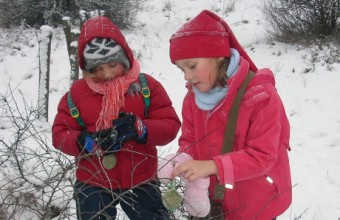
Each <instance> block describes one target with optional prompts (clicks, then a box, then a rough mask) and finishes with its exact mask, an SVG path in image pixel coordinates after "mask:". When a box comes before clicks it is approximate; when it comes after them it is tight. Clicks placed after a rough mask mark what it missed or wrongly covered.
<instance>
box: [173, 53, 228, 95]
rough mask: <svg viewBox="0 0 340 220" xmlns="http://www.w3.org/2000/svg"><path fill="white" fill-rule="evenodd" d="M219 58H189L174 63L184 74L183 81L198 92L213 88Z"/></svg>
mask: <svg viewBox="0 0 340 220" xmlns="http://www.w3.org/2000/svg"><path fill="white" fill-rule="evenodd" d="M220 59H223V58H222V57H221V58H191V59H183V60H178V61H176V62H175V64H176V65H177V67H178V68H180V69H181V70H182V71H183V72H184V79H185V80H186V81H188V82H189V83H190V84H191V85H192V86H194V87H195V88H196V89H198V90H199V91H200V92H208V91H209V90H210V89H212V88H214V87H215V85H216V80H217V73H218V71H217V63H218V61H219V60H220Z"/></svg>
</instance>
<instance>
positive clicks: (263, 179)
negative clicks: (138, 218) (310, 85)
mask: <svg viewBox="0 0 340 220" xmlns="http://www.w3.org/2000/svg"><path fill="white" fill-rule="evenodd" d="M170 58H171V61H172V62H173V63H174V64H175V65H177V67H178V68H179V69H181V70H182V71H183V74H184V78H185V80H186V81H187V82H188V83H187V87H188V93H187V95H186V97H185V98H184V101H183V109H182V115H183V122H182V128H181V129H182V135H181V136H180V139H179V145H180V149H179V152H178V155H177V156H178V157H183V155H185V154H189V155H190V156H191V157H192V158H193V160H186V161H185V162H182V163H181V164H176V167H175V168H174V170H173V172H172V178H174V177H175V176H181V177H182V178H185V179H187V181H189V182H195V181H197V180H199V179H200V178H205V177H209V178H210V186H209V197H210V199H211V201H212V204H218V205H217V206H220V207H221V209H222V213H219V215H220V216H214V217H215V218H214V219H221V218H220V217H221V215H222V218H223V219H224V218H225V219H228V220H250V219H263V220H269V219H274V218H276V217H277V216H279V215H280V214H282V213H283V212H284V211H285V210H286V209H287V208H288V207H289V205H290V203H291V199H292V189H291V179H290V167H289V160H288V153H287V152H288V149H289V133H290V127H289V122H288V119H287V116H286V113H285V109H284V106H283V104H282V101H281V99H280V97H279V95H278V93H277V91H276V89H275V80H274V76H273V73H272V72H271V71H270V70H269V69H261V70H258V69H257V68H256V66H255V64H254V63H253V61H252V60H251V59H250V57H249V56H248V55H247V53H246V52H245V50H244V49H243V48H242V46H241V45H240V44H239V43H238V41H237V39H236V38H235V36H234V34H233V32H232V31H231V29H230V28H229V26H228V25H227V23H226V22H225V21H223V19H222V18H220V17H218V16H217V15H216V14H214V13H212V12H210V11H207V10H204V11H202V12H201V13H200V14H198V15H197V16H196V17H195V18H193V19H192V20H190V21H188V22H187V23H186V24H184V25H183V26H182V27H181V28H180V29H179V30H178V31H177V32H176V33H175V34H174V35H172V37H171V39H170ZM249 72H253V73H255V74H254V75H255V76H254V77H253V78H252V79H251V81H250V83H249V84H248V86H247V87H245V88H246V90H245V94H244V95H243V98H241V99H240V100H241V104H240V107H239V109H238V117H237V116H236V117H235V118H231V119H235V120H237V123H236V129H235V135H234V136H233V137H234V141H232V149H231V150H230V151H222V146H223V141H224V138H225V131H226V128H228V126H231V122H230V121H231V120H228V119H229V118H228V116H229V114H232V113H231V106H232V105H233V102H234V100H235V96H236V93H237V91H238V90H239V89H240V88H241V85H242V83H243V81H245V79H248V78H247V76H248V73H249ZM252 75H253V74H251V73H249V76H252ZM228 134H230V133H228ZM228 134H226V136H227V135H228ZM174 160H176V159H174ZM177 161H182V160H180V159H177ZM168 164H169V165H170V166H173V165H171V163H168ZM170 168H171V167H170ZM202 192H204V191H202ZM205 204H207V203H205ZM188 205H190V204H187V206H188ZM193 207H195V206H194V204H193ZM204 210H209V209H206V207H204ZM215 210H218V207H212V209H211V211H215ZM194 211H195V213H197V216H199V214H200V211H202V212H203V209H202V210H194ZM194 211H193V210H191V212H192V213H193V212H194ZM207 214H208V213H205V215H207ZM213 214H214V213H210V216H209V217H212V216H211V215H213ZM217 217H219V218H217ZM209 219H210V218H209Z"/></svg>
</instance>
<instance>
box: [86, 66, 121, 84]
mask: <svg viewBox="0 0 340 220" xmlns="http://www.w3.org/2000/svg"><path fill="white" fill-rule="evenodd" d="M124 71H125V68H124V65H123V64H122V63H117V62H111V63H105V64H101V65H100V66H97V67H95V68H94V69H93V70H92V71H91V73H92V75H94V77H95V78H96V79H97V81H98V82H106V81H110V80H112V79H114V78H115V77H117V76H122V75H123V74H124Z"/></svg>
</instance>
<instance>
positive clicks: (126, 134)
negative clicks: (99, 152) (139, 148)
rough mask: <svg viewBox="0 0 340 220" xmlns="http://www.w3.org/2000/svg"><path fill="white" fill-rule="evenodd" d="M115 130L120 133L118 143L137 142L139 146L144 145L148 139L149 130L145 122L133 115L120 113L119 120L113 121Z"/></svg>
mask: <svg viewBox="0 0 340 220" xmlns="http://www.w3.org/2000/svg"><path fill="white" fill-rule="evenodd" d="M112 125H113V129H114V130H116V131H117V132H118V135H117V142H119V143H124V142H126V141H129V140H135V141H136V142H137V143H139V144H144V143H145V142H146V139H147V130H146V126H145V125H144V123H143V121H142V120H141V119H140V118H139V117H138V116H136V115H134V114H132V113H125V112H121V113H119V116H118V118H117V119H115V120H113V121H112Z"/></svg>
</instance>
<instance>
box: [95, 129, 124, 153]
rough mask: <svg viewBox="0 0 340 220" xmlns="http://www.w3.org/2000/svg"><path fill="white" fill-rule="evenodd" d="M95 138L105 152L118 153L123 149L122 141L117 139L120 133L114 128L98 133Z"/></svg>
mask: <svg viewBox="0 0 340 220" xmlns="http://www.w3.org/2000/svg"><path fill="white" fill-rule="evenodd" d="M94 136H95V141H96V143H97V145H99V146H100V148H101V149H102V150H104V151H117V150H119V149H120V147H121V144H120V141H119V140H118V139H117V138H118V137H117V136H118V132H117V131H116V130H114V129H113V128H108V129H105V130H100V131H97V132H96V133H94Z"/></svg>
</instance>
